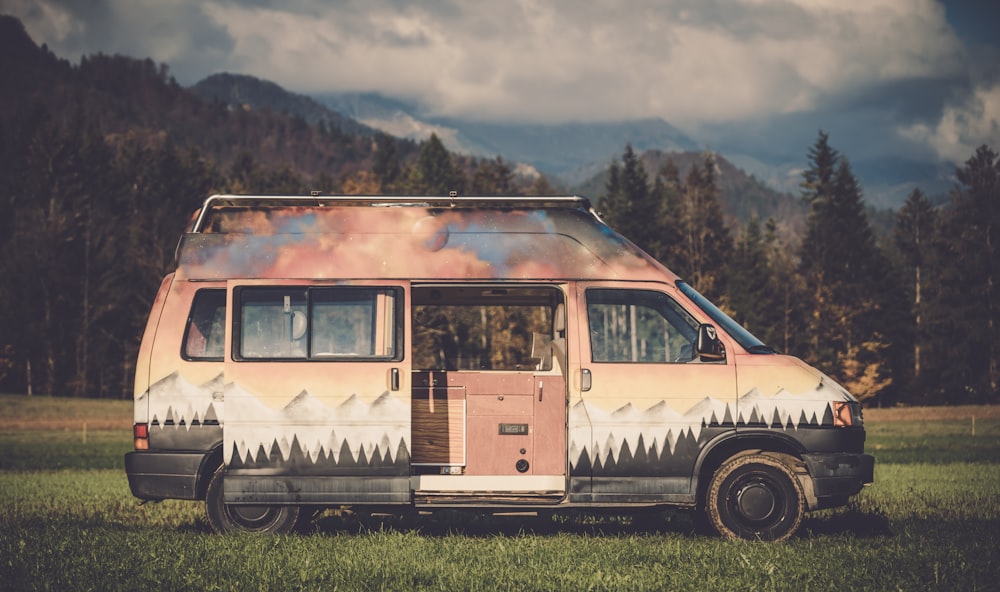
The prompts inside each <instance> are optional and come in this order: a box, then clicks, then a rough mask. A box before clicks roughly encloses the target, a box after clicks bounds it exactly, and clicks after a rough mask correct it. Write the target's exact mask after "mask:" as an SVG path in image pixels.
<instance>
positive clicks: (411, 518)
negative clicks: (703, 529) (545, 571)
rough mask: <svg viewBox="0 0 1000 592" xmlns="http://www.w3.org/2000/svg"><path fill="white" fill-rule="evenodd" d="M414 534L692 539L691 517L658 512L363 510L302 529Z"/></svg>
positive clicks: (330, 515) (330, 514)
mask: <svg viewBox="0 0 1000 592" xmlns="http://www.w3.org/2000/svg"><path fill="white" fill-rule="evenodd" d="M384 531H395V532H417V533H419V534H421V535H424V536H431V537H443V536H450V535H461V536H467V537H493V536H518V535H533V536H555V535H559V534H576V535H583V536H595V537H602V536H608V537H614V536H621V535H634V534H669V535H680V536H693V535H694V534H696V531H697V527H696V521H695V520H694V517H693V515H691V513H690V512H683V511H665V512H664V511H659V512H648V513H636V514H613V513H591V512H579V511H565V510H564V511H558V512H539V513H538V514H537V515H516V514H515V515H493V514H488V513H481V512H476V511H471V510H451V509H449V510H437V511H435V512H433V513H431V514H418V513H417V512H407V513H403V514H381V513H378V512H366V511H356V512H355V511H335V510H331V511H327V512H324V513H323V514H321V515H320V516H319V517H317V518H316V519H314V520H313V521H312V523H310V524H307V525H305V527H304V529H303V532H317V533H326V534H337V533H345V534H366V533H372V532H384Z"/></svg>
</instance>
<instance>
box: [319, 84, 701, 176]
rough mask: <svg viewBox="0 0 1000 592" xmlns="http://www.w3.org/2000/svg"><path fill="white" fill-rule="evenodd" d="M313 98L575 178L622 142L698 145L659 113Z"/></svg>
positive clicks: (380, 123)
mask: <svg viewBox="0 0 1000 592" xmlns="http://www.w3.org/2000/svg"><path fill="white" fill-rule="evenodd" d="M316 100H318V101H319V102H321V103H323V104H324V105H326V106H328V107H329V108H330V109H333V110H334V111H337V112H339V113H341V114H343V115H345V116H347V117H351V118H354V119H356V120H358V121H359V122H361V123H363V124H364V125H366V126H369V127H373V128H376V129H380V130H382V131H384V132H386V133H389V134H391V135H394V136H396V137H400V138H410V139H414V140H423V139H426V138H428V137H429V136H430V135H431V133H435V134H437V136H438V137H439V138H441V141H442V142H444V144H445V146H447V147H448V149H449V150H451V151H453V152H459V153H464V154H470V155H475V156H486V157H493V156H498V155H499V156H502V157H503V158H504V160H507V161H510V162H523V163H528V164H531V165H533V166H534V167H535V168H537V169H538V170H540V171H541V172H543V173H546V174H547V175H551V176H554V177H556V178H558V179H560V180H562V181H565V182H568V183H570V184H573V183H575V182H579V181H581V180H584V179H586V178H587V177H589V176H590V175H592V174H593V172H594V166H595V165H596V166H599V167H606V166H607V165H608V163H610V162H611V159H612V158H614V157H615V155H617V154H620V153H621V152H622V150H623V149H624V148H625V144H627V143H631V144H632V147H633V148H634V149H635V150H636V151H637V152H641V151H643V150H646V149H659V150H674V151H683V150H698V149H699V148H700V147H699V145H698V143H697V142H695V141H694V140H692V139H691V138H689V137H688V136H687V135H685V134H684V133H683V132H682V131H680V130H679V129H677V128H676V127H674V126H672V125H670V124H669V123H667V122H666V121H663V120H662V119H658V118H650V119H636V120H629V121H618V122H594V123H582V122H581V123H560V124H542V123H537V124H526V123H511V122H508V123H497V122H488V121H475V120H467V119H455V118H443V117H426V116H423V115H422V114H421V109H420V107H419V106H418V105H415V104H412V103H407V102H405V101H400V100H396V99H392V98H388V97H385V96H382V95H379V94H376V93H328V94H322V95H317V96H316Z"/></svg>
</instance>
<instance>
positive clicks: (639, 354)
mask: <svg viewBox="0 0 1000 592" xmlns="http://www.w3.org/2000/svg"><path fill="white" fill-rule="evenodd" d="M587 320H588V322H589V324H590V351H591V356H592V358H593V361H594V362H637V363H683V362H690V361H691V360H693V359H695V355H694V346H693V344H694V343H695V341H696V339H697V336H698V322H697V321H696V320H695V319H694V318H693V317H692V316H691V315H690V314H688V312H687V311H685V310H684V309H683V308H681V307H680V305H679V304H677V302H675V301H674V300H673V299H672V298H670V297H669V296H667V295H666V294H663V293H661V292H655V291H652V290H608V289H591V290H587Z"/></svg>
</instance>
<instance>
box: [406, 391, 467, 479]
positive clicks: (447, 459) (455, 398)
mask: <svg viewBox="0 0 1000 592" xmlns="http://www.w3.org/2000/svg"><path fill="white" fill-rule="evenodd" d="M411 419H412V423H411V432H410V439H411V442H412V444H413V446H412V448H413V450H412V453H411V454H412V456H411V462H412V463H413V464H432V465H464V464H465V389H462V388H414V389H413V397H412V399H411Z"/></svg>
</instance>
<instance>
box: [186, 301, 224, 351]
mask: <svg viewBox="0 0 1000 592" xmlns="http://www.w3.org/2000/svg"><path fill="white" fill-rule="evenodd" d="M225 335H226V291H225V290H198V292H197V293H196V294H195V295H194V302H193V303H192V304H191V313H190V314H189V315H188V322H187V328H185V330H184V350H183V351H182V352H181V355H182V357H183V358H184V359H185V360H193V361H204V362H221V361H222V354H223V352H224V349H223V348H224V344H225Z"/></svg>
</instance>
